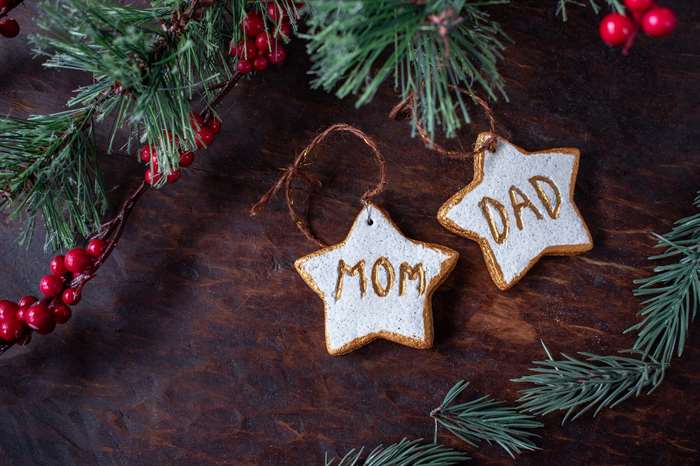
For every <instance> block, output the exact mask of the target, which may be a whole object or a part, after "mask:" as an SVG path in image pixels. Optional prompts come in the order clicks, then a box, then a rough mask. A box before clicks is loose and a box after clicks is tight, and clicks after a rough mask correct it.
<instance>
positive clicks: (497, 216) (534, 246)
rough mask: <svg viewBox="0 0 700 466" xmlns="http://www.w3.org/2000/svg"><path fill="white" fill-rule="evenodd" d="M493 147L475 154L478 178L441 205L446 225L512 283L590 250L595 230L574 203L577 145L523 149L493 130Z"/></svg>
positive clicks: (499, 281)
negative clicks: (559, 258) (547, 259)
mask: <svg viewBox="0 0 700 466" xmlns="http://www.w3.org/2000/svg"><path fill="white" fill-rule="evenodd" d="M493 138H495V145H493V146H492V148H493V150H492V151H491V150H481V151H478V152H477V153H476V154H475V156H474V180H473V181H472V182H471V183H470V184H469V185H468V186H466V187H465V188H464V189H462V190H461V191H459V192H458V193H457V194H455V195H454V196H452V198H450V199H449V200H448V201H447V202H446V203H445V204H444V205H443V206H442V207H441V208H440V210H439V212H438V221H439V222H440V223H441V224H442V225H443V226H444V227H445V228H447V229H448V230H450V231H452V232H454V233H456V234H458V235H462V236H466V237H467V238H470V239H473V240H474V241H477V242H478V243H479V245H480V246H481V250H482V252H483V254H484V259H485V261H486V266H487V267H488V270H489V273H490V274H491V278H492V279H493V281H494V282H495V283H496V286H498V288H500V289H502V290H507V289H508V288H510V287H512V286H513V285H515V284H516V283H517V282H518V281H519V280H520V279H521V278H522V277H523V276H524V275H525V273H526V272H527V271H528V270H529V269H530V268H531V267H532V266H533V265H534V264H535V263H536V262H537V261H538V260H539V258H540V257H542V256H544V255H546V254H549V255H569V254H578V253H582V252H586V251H588V250H590V249H591V248H592V247H593V242H592V239H591V234H590V232H589V231H588V227H587V226H586V223H585V222H584V221H583V218H582V217H581V214H580V212H579V210H578V208H577V207H576V204H574V196H573V195H574V186H575V184H576V175H577V172H578V164H579V156H580V153H579V151H578V150H577V149H571V148H564V149H549V150H544V151H537V152H526V151H525V150H523V149H521V148H519V147H516V146H514V145H513V144H511V143H510V142H508V141H506V140H505V139H503V138H500V137H498V136H496V135H495V134H493V133H481V134H480V135H479V137H478V139H477V142H476V147H482V146H483V145H484V144H486V143H487V141H489V140H493Z"/></svg>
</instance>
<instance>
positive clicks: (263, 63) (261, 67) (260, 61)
mask: <svg viewBox="0 0 700 466" xmlns="http://www.w3.org/2000/svg"><path fill="white" fill-rule="evenodd" d="M253 67H254V68H255V70H256V71H265V70H266V69H267V59H266V58H265V57H258V58H256V59H255V60H254V61H253Z"/></svg>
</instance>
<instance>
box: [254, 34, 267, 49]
mask: <svg viewBox="0 0 700 466" xmlns="http://www.w3.org/2000/svg"><path fill="white" fill-rule="evenodd" d="M255 47H257V49H258V50H260V51H261V52H267V51H269V50H270V35H269V34H268V33H267V32H265V31H263V32H261V33H260V34H258V35H257V36H255Z"/></svg>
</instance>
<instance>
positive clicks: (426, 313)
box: [294, 202, 459, 356]
mask: <svg viewBox="0 0 700 466" xmlns="http://www.w3.org/2000/svg"><path fill="white" fill-rule="evenodd" d="M368 206H371V207H372V208H374V209H377V210H378V211H379V212H381V213H382V214H383V215H384V217H386V219H387V220H388V221H389V224H390V225H391V226H392V227H393V228H394V229H395V230H396V231H397V232H399V234H400V235H401V236H403V237H404V238H406V239H407V240H408V241H410V242H411V243H413V244H415V245H419V246H423V247H426V248H429V249H437V250H438V251H440V252H442V253H443V254H445V255H447V259H445V260H444V261H443V262H442V264H441V265H440V271H439V273H438V274H436V275H435V276H434V277H433V278H432V279H431V280H430V283H428V286H427V288H426V292H425V296H424V301H423V334H424V338H423V339H418V338H411V337H407V336H405V335H401V334H398V333H395V332H383V331H382V332H372V333H370V334H367V335H363V336H361V337H358V338H355V339H353V340H351V341H349V342H347V343H346V344H344V345H343V346H341V347H340V348H337V349H333V348H331V345H330V342H329V339H328V331H327V329H328V313H329V309H328V307H329V306H328V302H327V300H326V299H325V297H324V295H323V292H322V291H321V289H320V288H319V287H318V285H317V284H316V282H315V280H314V279H313V277H311V275H309V274H308V273H307V272H306V271H305V270H304V269H303V264H304V263H305V262H306V261H308V260H309V259H312V258H315V257H318V256H322V255H324V254H326V253H328V252H331V251H334V250H336V249H340V248H342V247H343V246H345V245H346V244H347V241H348V239H349V238H350V236H352V234H353V231H354V229H355V226H356V225H357V218H358V217H359V216H360V215H362V213H363V212H364V209H365V208H363V209H362V210H360V213H359V214H358V215H357V217H355V220H354V221H353V224H352V227H351V228H350V231H349V232H348V234H347V235H346V236H345V239H343V241H341V242H340V243H338V244H334V245H332V246H328V247H325V248H323V249H319V250H318V251H315V252H312V253H311V254H307V255H305V256H302V257H300V258H299V259H297V260H295V261H294V268H295V269H296V271H297V273H298V274H299V275H300V276H301V278H302V279H303V280H304V282H306V284H307V285H308V286H309V288H311V289H312V290H314V292H315V293H316V294H317V295H318V296H319V298H321V301H323V314H324V332H325V338H326V351H328V354H330V355H331V356H341V355H343V354H347V353H350V352H352V351H355V350H356V349H359V348H361V347H363V346H365V345H367V344H369V343H371V342H372V341H374V340H377V339H379V338H382V339H384V340H388V341H391V342H394V343H399V344H401V345H405V346H409V347H411V348H416V349H428V348H431V347H432V346H433V341H434V336H435V333H434V329H433V306H432V298H433V293H434V292H435V290H436V289H437V288H438V287H439V286H440V285H441V284H442V283H443V282H444V281H445V280H446V279H447V277H448V276H449V274H450V273H451V272H452V270H454V268H455V266H456V265H457V259H458V258H459V253H458V252H457V251H455V250H454V249H450V248H448V247H445V246H442V245H439V244H435V243H427V242H424V241H417V240H414V239H411V238H408V237H406V236H405V235H404V234H403V232H402V231H401V229H400V228H399V227H398V226H397V225H396V223H394V221H393V219H392V218H391V216H390V215H389V213H388V212H387V211H386V210H384V209H382V208H381V207H379V206H377V205H376V204H374V203H371V202H369V203H368Z"/></svg>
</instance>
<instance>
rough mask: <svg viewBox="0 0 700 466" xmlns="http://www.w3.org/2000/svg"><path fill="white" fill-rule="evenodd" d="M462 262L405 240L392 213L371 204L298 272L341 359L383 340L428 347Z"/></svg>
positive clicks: (329, 342) (329, 347)
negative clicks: (444, 291)
mask: <svg viewBox="0 0 700 466" xmlns="http://www.w3.org/2000/svg"><path fill="white" fill-rule="evenodd" d="M458 256H459V254H458V253H457V252H456V251H453V250H451V249H448V248H446V247H443V246H439V245H436V244H431V243H423V242H420V241H414V240H412V239H408V238H406V237H405V236H403V234H402V233H401V232H400V231H399V229H398V227H397V226H396V225H394V223H393V222H392V221H391V219H390V218H389V215H388V214H387V213H386V212H384V211H383V210H382V209H380V208H379V207H377V206H376V205H374V204H367V205H366V206H365V208H363V209H362V210H361V211H360V213H359V215H358V216H357V218H356V219H355V222H354V223H353V226H352V228H351V229H350V233H348V236H347V238H345V240H344V241H342V242H341V243H338V244H336V245H334V246H329V247H327V248H324V249H321V250H319V251H316V252H314V253H312V254H309V255H308V256H304V257H302V258H300V259H298V260H297V261H296V262H295V263H294V267H295V268H296V270H297V272H299V275H301V277H302V278H303V279H304V281H305V282H306V284H307V285H309V287H311V289H313V290H314V291H315V292H316V294H318V295H319V297H320V298H321V300H323V303H324V308H325V327H326V348H327V350H328V353H330V354H331V355H341V354H345V353H348V352H350V351H353V350H355V349H357V348H360V347H361V346H364V345H366V344H367V343H369V342H371V341H373V340H375V339H377V338H384V339H386V340H390V341H393V342H396V343H400V344H403V345H406V346H411V347H414V348H421V349H424V348H430V347H431V346H432V344H433V314H432V305H431V297H432V294H433V292H434V291H435V289H436V288H437V287H438V286H439V285H440V284H441V283H442V282H443V281H444V280H445V279H446V278H447V276H448V275H449V273H450V272H451V271H452V269H453V268H454V266H455V264H456V263H457V257H458Z"/></svg>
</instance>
